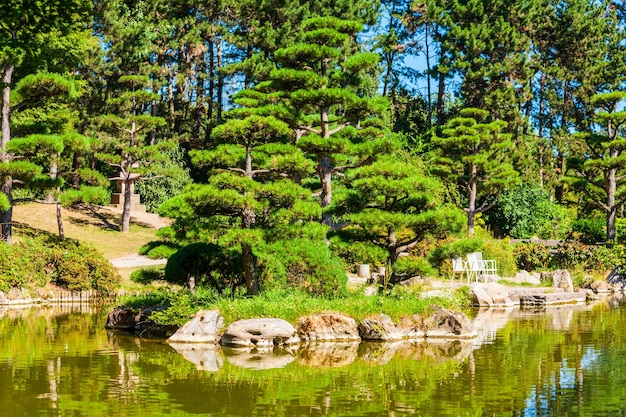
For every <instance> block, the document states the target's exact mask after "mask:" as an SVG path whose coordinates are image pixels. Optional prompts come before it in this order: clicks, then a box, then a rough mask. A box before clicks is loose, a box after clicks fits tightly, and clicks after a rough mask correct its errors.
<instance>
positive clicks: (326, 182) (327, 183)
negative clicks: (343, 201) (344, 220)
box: [318, 155, 333, 225]
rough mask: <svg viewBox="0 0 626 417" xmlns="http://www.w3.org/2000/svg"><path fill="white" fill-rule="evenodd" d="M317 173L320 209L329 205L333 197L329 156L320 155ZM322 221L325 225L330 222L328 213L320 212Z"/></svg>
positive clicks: (330, 217) (330, 218)
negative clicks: (320, 186)
mask: <svg viewBox="0 0 626 417" xmlns="http://www.w3.org/2000/svg"><path fill="white" fill-rule="evenodd" d="M318 174H319V176H320V181H321V182H322V193H321V195H320V199H321V205H322V210H324V209H325V208H326V207H328V206H330V203H332V199H333V192H332V183H331V181H332V166H331V162H330V156H328V155H321V156H320V160H319V162H318ZM322 223H323V224H326V225H331V224H332V216H331V215H330V213H327V212H325V211H324V212H322Z"/></svg>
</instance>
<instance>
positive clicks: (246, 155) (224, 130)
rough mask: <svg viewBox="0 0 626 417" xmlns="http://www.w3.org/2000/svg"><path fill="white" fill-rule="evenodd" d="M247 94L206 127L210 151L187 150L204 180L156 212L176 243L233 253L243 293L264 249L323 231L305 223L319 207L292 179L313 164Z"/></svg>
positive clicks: (255, 279) (253, 285) (255, 283)
mask: <svg viewBox="0 0 626 417" xmlns="http://www.w3.org/2000/svg"><path fill="white" fill-rule="evenodd" d="M253 96H255V94H254V93H253V92H249V91H243V92H241V93H239V94H238V95H236V96H235V100H236V102H237V103H238V104H239V105H240V106H242V107H240V108H238V109H234V110H231V111H230V112H229V114H228V117H229V118H228V120H227V121H226V122H225V123H224V124H222V125H220V126H217V127H216V128H215V129H214V130H213V134H212V140H213V141H214V142H215V143H216V144H217V146H216V147H215V148H214V149H210V150H198V151H194V152H192V153H191V155H192V162H193V163H194V164H195V165H197V166H198V167H200V168H206V169H208V171H209V173H210V177H209V180H208V183H206V184H195V185H192V186H189V187H188V188H187V189H186V190H185V192H184V193H182V194H181V195H180V196H177V197H175V198H173V199H171V200H169V201H168V202H166V203H165V204H164V205H163V206H162V208H161V210H160V211H161V213H163V214H165V215H167V216H170V217H174V218H176V223H175V224H174V230H175V231H177V232H178V238H179V240H180V239H181V238H182V239H183V240H187V241H188V242H190V241H191V242H194V241H198V240H200V241H209V242H211V243H215V244H218V245H219V246H221V247H224V248H227V249H229V250H233V248H237V250H238V251H239V253H240V254H241V259H242V263H243V265H242V270H243V271H244V276H245V280H246V288H247V292H248V294H249V295H256V294H258V293H259V290H260V288H261V284H260V282H259V281H260V279H259V273H258V271H257V269H258V258H259V257H260V256H261V255H262V252H263V247H264V246H265V245H266V244H268V243H271V242H272V241H275V240H277V239H278V240H280V239H298V238H302V237H307V238H310V239H314V240H320V239H321V238H322V237H323V236H324V234H325V230H323V229H320V228H319V227H314V225H315V223H312V221H313V219H315V217H317V216H319V214H320V212H319V206H317V205H316V204H315V203H314V202H313V201H311V196H310V193H309V192H308V190H306V189H304V188H302V187H301V186H299V185H298V184H296V183H295V182H294V181H292V180H291V178H293V177H294V176H302V175H305V174H308V173H309V172H310V171H311V169H312V164H311V163H310V162H309V161H307V160H306V158H305V157H304V156H303V155H302V154H301V153H300V151H299V150H298V149H297V148H296V147H295V146H294V145H293V144H292V143H291V142H292V135H293V131H292V129H290V127H289V126H288V125H287V124H286V123H285V122H283V121H281V120H278V119H276V118H275V117H274V116H271V115H270V116H267V115H265V114H266V113H267V109H266V108H264V107H263V105H262V104H261V103H259V102H258V101H257V100H254V99H252V98H251V97H253Z"/></svg>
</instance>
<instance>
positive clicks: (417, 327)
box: [106, 307, 477, 348]
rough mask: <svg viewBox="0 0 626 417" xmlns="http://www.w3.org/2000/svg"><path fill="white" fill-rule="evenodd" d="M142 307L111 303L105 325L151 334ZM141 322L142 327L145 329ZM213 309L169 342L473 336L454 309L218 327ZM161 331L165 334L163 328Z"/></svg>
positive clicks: (263, 343)
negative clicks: (394, 317)
mask: <svg viewBox="0 0 626 417" xmlns="http://www.w3.org/2000/svg"><path fill="white" fill-rule="evenodd" d="M147 317H149V314H147V312H146V311H145V310H142V311H141V312H134V311H132V310H131V309H128V308H124V307H117V308H116V309H114V310H113V311H112V312H111V313H109V316H108V319H107V324H106V327H107V328H109V329H120V330H125V331H131V332H134V333H142V334H151V335H157V334H155V333H154V328H153V327H154V326H152V327H150V326H149V325H148V322H149V320H147ZM146 326H147V328H146ZM223 326H224V320H223V318H222V317H221V315H220V313H219V311H217V310H210V311H200V312H198V313H197V314H196V315H195V317H194V318H193V319H192V320H191V321H189V322H188V323H186V324H185V325H183V326H182V327H180V328H179V329H178V330H177V331H176V332H175V333H174V334H172V335H171V336H170V337H169V338H168V341H169V342H171V343H214V344H221V345H222V346H230V347H246V348H268V347H273V346H290V345H295V344H298V343H300V342H301V341H305V342H351V341H361V340H368V341H386V342H388V341H397V340H417V339H426V340H428V339H429V338H438V339H472V338H475V337H476V336H477V333H476V331H475V330H474V327H473V326H472V323H471V321H470V320H469V319H468V318H467V316H465V314H463V313H460V312H453V311H449V310H447V309H444V308H437V309H436V310H435V311H434V313H433V314H431V315H430V316H428V317H422V316H419V315H415V316H412V317H409V318H405V319H403V320H402V321H401V322H400V323H397V324H396V323H394V322H393V321H392V320H391V318H389V317H388V316H386V315H384V314H379V315H376V316H372V317H369V318H367V319H365V320H363V321H362V322H360V323H357V322H356V320H354V319H353V318H352V317H349V316H346V315H345V314H342V313H334V312H326V313H318V314H312V315H309V316H305V317H300V318H299V319H298V320H297V322H296V324H295V326H293V325H291V324H290V323H289V322H287V321H286V320H283V319H278V318H256V319H247V320H239V321H236V322H233V323H231V324H230V325H229V326H228V327H227V328H226V330H224V331H222V329H223ZM164 334H165V335H167V332H164Z"/></svg>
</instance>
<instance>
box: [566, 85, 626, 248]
mask: <svg viewBox="0 0 626 417" xmlns="http://www.w3.org/2000/svg"><path fill="white" fill-rule="evenodd" d="M625 100H626V92H623V91H616V92H612V93H604V94H598V95H595V96H594V97H593V98H592V100H591V103H592V104H593V105H594V106H595V107H596V108H597V109H598V110H597V112H596V114H595V116H594V118H593V122H594V126H592V130H591V131H589V132H584V133H580V134H578V135H576V136H575V138H576V139H578V140H579V141H581V142H582V144H583V145H584V148H585V152H584V156H579V157H577V158H571V159H570V160H569V161H568V163H569V166H570V168H571V169H572V170H573V171H574V172H575V175H571V176H568V177H567V181H568V183H570V184H571V185H572V186H573V187H574V188H575V189H577V190H579V191H582V192H583V193H585V195H586V196H587V197H589V198H590V200H591V201H592V202H593V203H594V204H595V205H596V206H598V207H600V208H601V209H602V211H604V212H605V213H606V241H607V242H613V241H614V240H615V236H616V235H615V220H616V218H617V212H618V209H619V208H620V207H622V206H623V205H624V203H626V128H625V127H626V111H624V110H623V107H620V104H621V105H622V106H623V105H624V101H625Z"/></svg>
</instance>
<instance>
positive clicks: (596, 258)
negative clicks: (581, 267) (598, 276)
mask: <svg viewBox="0 0 626 417" xmlns="http://www.w3.org/2000/svg"><path fill="white" fill-rule="evenodd" d="M625 258H626V247H624V245H614V246H612V247H609V246H598V247H596V248H595V249H593V253H592V255H591V258H590V259H589V261H588V263H587V267H586V269H587V270H588V271H589V272H599V273H602V274H604V273H605V272H606V271H609V270H612V269H613V268H615V267H616V266H618V265H622V264H623V263H624V260H625Z"/></svg>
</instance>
